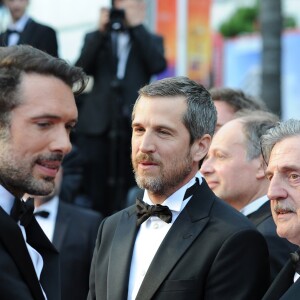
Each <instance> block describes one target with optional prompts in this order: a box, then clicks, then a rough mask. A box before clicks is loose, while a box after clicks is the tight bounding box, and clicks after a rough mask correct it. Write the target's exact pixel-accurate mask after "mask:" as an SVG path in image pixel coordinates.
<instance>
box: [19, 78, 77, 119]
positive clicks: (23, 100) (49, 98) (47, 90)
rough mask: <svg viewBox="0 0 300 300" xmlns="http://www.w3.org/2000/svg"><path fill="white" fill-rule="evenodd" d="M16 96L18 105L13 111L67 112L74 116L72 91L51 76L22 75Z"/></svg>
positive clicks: (74, 108)
mask: <svg viewBox="0 0 300 300" xmlns="http://www.w3.org/2000/svg"><path fill="white" fill-rule="evenodd" d="M18 96H19V97H20V105H19V106H18V107H16V108H15V109H14V110H19V109H22V110H23V113H25V112H26V113H33V112H38V111H47V110H48V113H51V112H52V110H54V111H55V112H56V113H63V112H67V113H68V114H69V115H70V116H71V115H73V114H76V116H75V117H77V108H76V104H75V99H74V95H73V92H72V89H71V88H70V87H69V86H68V85H67V84H66V83H64V82H63V81H62V80H60V79H59V78H56V77H54V76H51V75H41V74H37V73H29V74H24V75H22V78H21V83H20V86H19V91H18Z"/></svg>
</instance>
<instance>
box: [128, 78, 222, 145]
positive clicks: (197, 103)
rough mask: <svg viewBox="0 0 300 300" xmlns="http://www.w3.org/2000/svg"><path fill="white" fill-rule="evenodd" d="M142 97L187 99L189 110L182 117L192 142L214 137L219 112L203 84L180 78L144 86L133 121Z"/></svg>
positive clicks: (167, 79)
mask: <svg viewBox="0 0 300 300" xmlns="http://www.w3.org/2000/svg"><path fill="white" fill-rule="evenodd" d="M141 96H146V97H165V98H167V97H170V96H171V97H172V96H174V97H175V96H183V97H185V99H186V103H187V110H186V112H185V113H184V115H183V116H182V121H183V124H184V125H185V127H186V128H187V130H188V131H189V133H190V142H191V143H193V142H194V141H195V140H196V139H198V138H201V137H202V136H203V135H204V134H209V135H211V136H213V134H214V131H215V126H216V122H217V111H216V108H215V106H214V104H213V101H212V99H211V96H210V94H209V92H208V91H207V90H206V89H205V88H204V87H203V86H202V85H201V84H198V83H196V82H195V81H193V80H191V79H189V78H187V77H183V76H179V77H170V78H165V79H162V80H158V81H154V82H152V83H150V84H149V85H146V86H144V87H143V88H141V89H140V90H139V97H138V99H137V100H136V103H135V105H134V108H133V111H132V119H133V118H134V114H135V109H136V105H137V103H138V102H139V100H140V98H141Z"/></svg>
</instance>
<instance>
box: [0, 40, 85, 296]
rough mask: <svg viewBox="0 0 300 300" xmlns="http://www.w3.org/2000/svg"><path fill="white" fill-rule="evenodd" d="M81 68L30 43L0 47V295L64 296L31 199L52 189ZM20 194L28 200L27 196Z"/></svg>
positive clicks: (66, 145)
mask: <svg viewBox="0 0 300 300" xmlns="http://www.w3.org/2000/svg"><path fill="white" fill-rule="evenodd" d="M85 85H86V76H85V74H84V73H83V71H82V70H81V69H79V68H76V67H72V66H69V65H68V64H67V63H66V62H65V61H63V60H60V59H57V58H54V57H52V56H50V55H48V54H46V53H45V52H42V51H40V50H37V49H35V48H33V47H30V46H11V47H4V48H0V170H1V171H0V295H1V299H3V300H11V299H22V300H32V299H48V300H58V299H60V284H59V257H58V252H57V250H56V249H55V248H54V246H53V245H52V244H51V243H50V241H49V240H48V238H47V237H46V235H45V234H44V233H43V231H42V229H41V228H40V227H39V225H38V223H37V221H36V220H35V218H34V217H33V214H32V213H33V203H32V202H33V201H32V200H33V199H27V200H26V199H25V197H24V195H25V193H28V194H32V195H47V194H49V193H51V192H52V190H53V189H54V179H55V176H56V174H57V172H58V170H59V167H60V165H61V163H62V160H63V158H64V156H65V155H66V154H67V153H68V152H70V150H71V143H70V137H69V135H70V131H71V129H72V128H73V127H74V126H75V124H76V121H77V108H76V104H75V99H74V94H73V91H72V89H73V87H74V88H76V91H75V92H78V93H79V92H80V91H82V90H83V89H84V88H85ZM21 199H22V200H21Z"/></svg>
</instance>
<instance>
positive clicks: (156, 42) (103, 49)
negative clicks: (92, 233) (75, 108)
mask: <svg viewBox="0 0 300 300" xmlns="http://www.w3.org/2000/svg"><path fill="white" fill-rule="evenodd" d="M145 9H146V5H145V1H144V0H115V1H113V2H112V9H107V8H102V9H101V11H100V21H99V27H98V30H96V31H94V32H90V33H88V34H87V35H86V36H85V40H84V44H83V48H82V51H81V54H80V57H79V59H78V60H77V62H76V65H77V66H80V67H82V68H83V69H84V71H85V72H86V73H87V74H88V75H91V76H92V77H93V79H94V84H93V87H92V90H91V92H90V93H88V94H86V95H85V97H84V98H83V99H79V121H78V126H77V133H76V137H75V143H76V144H77V145H78V148H79V150H80V151H81V152H82V154H83V155H84V156H85V157H86V158H87V162H86V164H85V166H84V173H83V184H82V193H83V194H84V195H87V197H88V199H89V200H90V201H91V206H92V208H93V209H95V210H97V211H100V212H101V213H103V214H104V215H109V214H111V213H112V212H114V211H116V210H118V209H120V208H121V207H123V206H124V202H125V198H126V195H127V191H128V189H129V188H130V187H131V186H133V185H135V183H134V177H133V173H132V168H131V163H130V139H131V110H132V105H133V103H134V101H135V100H136V98H137V95H138V94H137V91H138V90H139V88H140V87H142V86H144V85H145V84H147V83H148V82H149V81H150V79H151V77H152V76H153V75H155V74H158V73H160V72H162V71H163V70H164V69H165V68H166V59H165V57H164V46H163V39H162V37H160V36H158V35H155V34H153V33H151V32H149V31H148V30H147V29H146V28H145V26H144V25H143V22H144V19H145Z"/></svg>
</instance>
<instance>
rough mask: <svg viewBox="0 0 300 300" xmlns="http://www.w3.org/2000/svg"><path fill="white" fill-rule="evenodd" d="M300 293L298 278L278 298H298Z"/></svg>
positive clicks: (284, 299)
mask: <svg viewBox="0 0 300 300" xmlns="http://www.w3.org/2000/svg"><path fill="white" fill-rule="evenodd" d="M299 295H300V280H299V279H298V280H297V281H296V282H295V283H293V284H292V285H291V286H290V288H289V289H288V290H287V292H286V293H285V294H284V295H283V296H282V297H281V298H280V300H291V299H299Z"/></svg>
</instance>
